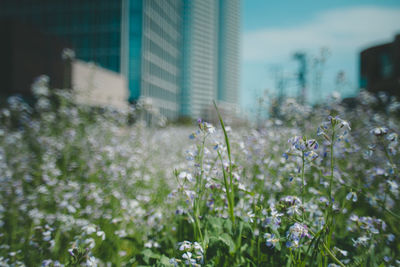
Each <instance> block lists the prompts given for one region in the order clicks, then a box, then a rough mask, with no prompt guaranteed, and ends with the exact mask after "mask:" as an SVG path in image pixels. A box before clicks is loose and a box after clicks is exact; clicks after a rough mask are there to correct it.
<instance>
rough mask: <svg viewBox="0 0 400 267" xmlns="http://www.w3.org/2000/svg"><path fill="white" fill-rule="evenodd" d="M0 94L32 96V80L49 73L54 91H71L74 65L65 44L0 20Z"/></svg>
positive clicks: (18, 24) (27, 28) (31, 29)
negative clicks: (62, 89)
mask: <svg viewBox="0 0 400 267" xmlns="http://www.w3.org/2000/svg"><path fill="white" fill-rule="evenodd" d="M0 36H1V42H0V59H1V60H0V79H1V84H0V94H1V95H10V94H20V95H29V94H30V89H31V84H32V82H33V80H34V79H35V78H36V77H38V76H40V75H42V74H46V75H49V76H50V77H51V81H50V85H51V87H52V88H70V86H71V84H70V83H71V64H70V62H68V61H66V60H63V59H62V57H61V55H62V51H63V50H64V49H65V48H67V47H69V45H68V44H67V43H65V42H64V41H62V40H60V39H57V38H55V37H54V36H49V35H47V34H44V33H42V32H40V31H38V30H37V29H35V28H33V27H30V26H29V25H26V24H23V23H17V22H15V21H7V20H0Z"/></svg>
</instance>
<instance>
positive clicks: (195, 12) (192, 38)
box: [181, 0, 219, 117]
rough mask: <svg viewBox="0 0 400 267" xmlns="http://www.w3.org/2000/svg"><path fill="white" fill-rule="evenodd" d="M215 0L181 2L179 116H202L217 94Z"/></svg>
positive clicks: (216, 18)
mask: <svg viewBox="0 0 400 267" xmlns="http://www.w3.org/2000/svg"><path fill="white" fill-rule="evenodd" d="M218 3H219V1H215V0H192V1H185V3H184V60H183V85H182V93H181V114H182V115H183V116H189V117H200V116H202V115H203V113H204V111H205V109H206V108H207V107H208V106H209V105H211V103H212V100H214V99H216V98H217V91H216V89H217V85H218V47H217V44H218V8H219V5H218Z"/></svg>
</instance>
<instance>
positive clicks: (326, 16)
mask: <svg viewBox="0 0 400 267" xmlns="http://www.w3.org/2000/svg"><path fill="white" fill-rule="evenodd" d="M396 33H400V8H383V7H373V6H361V7H352V8H346V9H335V10H331V11H328V12H324V13H321V14H319V15H318V16H316V17H315V18H314V19H312V20H311V21H310V22H308V23H306V24H303V25H299V26H294V27H286V28H265V29H262V30H257V31H253V32H248V33H245V34H244V36H243V46H242V47H243V57H244V60H245V61H246V62H270V63H273V62H279V61H282V59H283V58H287V57H288V56H290V54H291V53H293V52H294V51H298V50H305V51H310V50H311V51H314V52H316V51H318V49H319V48H321V47H322V46H327V47H329V48H331V49H332V50H334V52H335V54H336V55H338V54H340V53H343V52H344V53H349V52H353V51H354V53H356V51H358V50H360V49H362V48H365V47H368V46H370V45H373V44H377V43H381V42H386V41H391V40H392V39H393V37H394V35H395V34H396Z"/></svg>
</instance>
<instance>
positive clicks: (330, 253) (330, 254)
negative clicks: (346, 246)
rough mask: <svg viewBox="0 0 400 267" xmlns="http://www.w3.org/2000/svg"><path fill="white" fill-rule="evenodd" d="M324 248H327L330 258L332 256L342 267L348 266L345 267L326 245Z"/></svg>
mask: <svg viewBox="0 0 400 267" xmlns="http://www.w3.org/2000/svg"><path fill="white" fill-rule="evenodd" d="M322 246H323V247H324V248H325V250H326V252H328V254H329V256H331V258H332V259H333V260H334V261H335V262H336V263H337V264H339V265H340V266H342V267H346V265H344V264H343V263H342V262H341V261H340V260H339V259H338V258H336V256H335V255H334V254H333V253H332V251H330V249H329V248H328V247H327V246H326V244H325V243H322Z"/></svg>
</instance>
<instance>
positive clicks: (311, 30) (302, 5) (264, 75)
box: [240, 0, 400, 111]
mask: <svg viewBox="0 0 400 267" xmlns="http://www.w3.org/2000/svg"><path fill="white" fill-rule="evenodd" d="M242 11H243V12H242V42H241V57H242V65H241V98H240V99H241V103H240V104H241V105H242V107H243V108H244V109H245V110H247V111H251V109H252V108H251V107H254V103H255V98H256V97H257V96H260V95H262V94H263V92H264V91H265V89H268V90H269V91H270V92H273V89H274V88H275V81H276V80H275V79H274V74H276V73H277V72H276V71H277V70H278V73H279V75H280V76H283V77H285V81H286V82H287V84H286V91H287V94H289V95H294V94H296V91H297V83H296V78H295V77H296V76H295V73H296V72H297V66H298V65H297V62H296V61H294V60H293V59H292V55H293V53H294V52H296V51H302V52H305V53H306V54H307V56H308V58H309V59H310V62H309V65H308V67H309V70H310V69H311V62H312V58H313V57H315V56H318V55H319V53H320V50H321V48H322V47H327V48H328V50H329V54H328V57H327V60H326V62H325V64H324V67H323V77H322V85H321V88H322V89H323V90H321V91H320V92H312V88H311V85H310V86H309V88H308V92H309V98H311V95H312V96H313V97H314V100H315V98H316V97H318V98H320V99H323V98H324V97H326V96H327V95H329V94H330V93H331V92H332V91H333V90H334V89H335V88H336V87H335V82H334V81H335V77H336V75H337V73H338V72H339V71H343V72H344V73H345V77H346V81H345V82H344V84H343V85H342V87H341V89H340V90H341V94H342V95H343V96H351V95H354V94H356V92H357V89H358V68H359V67H358V61H359V58H358V54H359V52H360V51H361V50H362V49H364V48H367V47H369V46H371V45H376V44H380V43H385V42H391V41H392V40H393V38H394V35H395V34H396V33H397V34H400V0H334V1H333V0H329V1H328V0H302V1H299V0H282V1H267V0H242ZM311 73H312V71H309V77H308V82H309V84H311V83H312V80H313V78H312V74H311ZM314 73H315V72H314Z"/></svg>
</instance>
